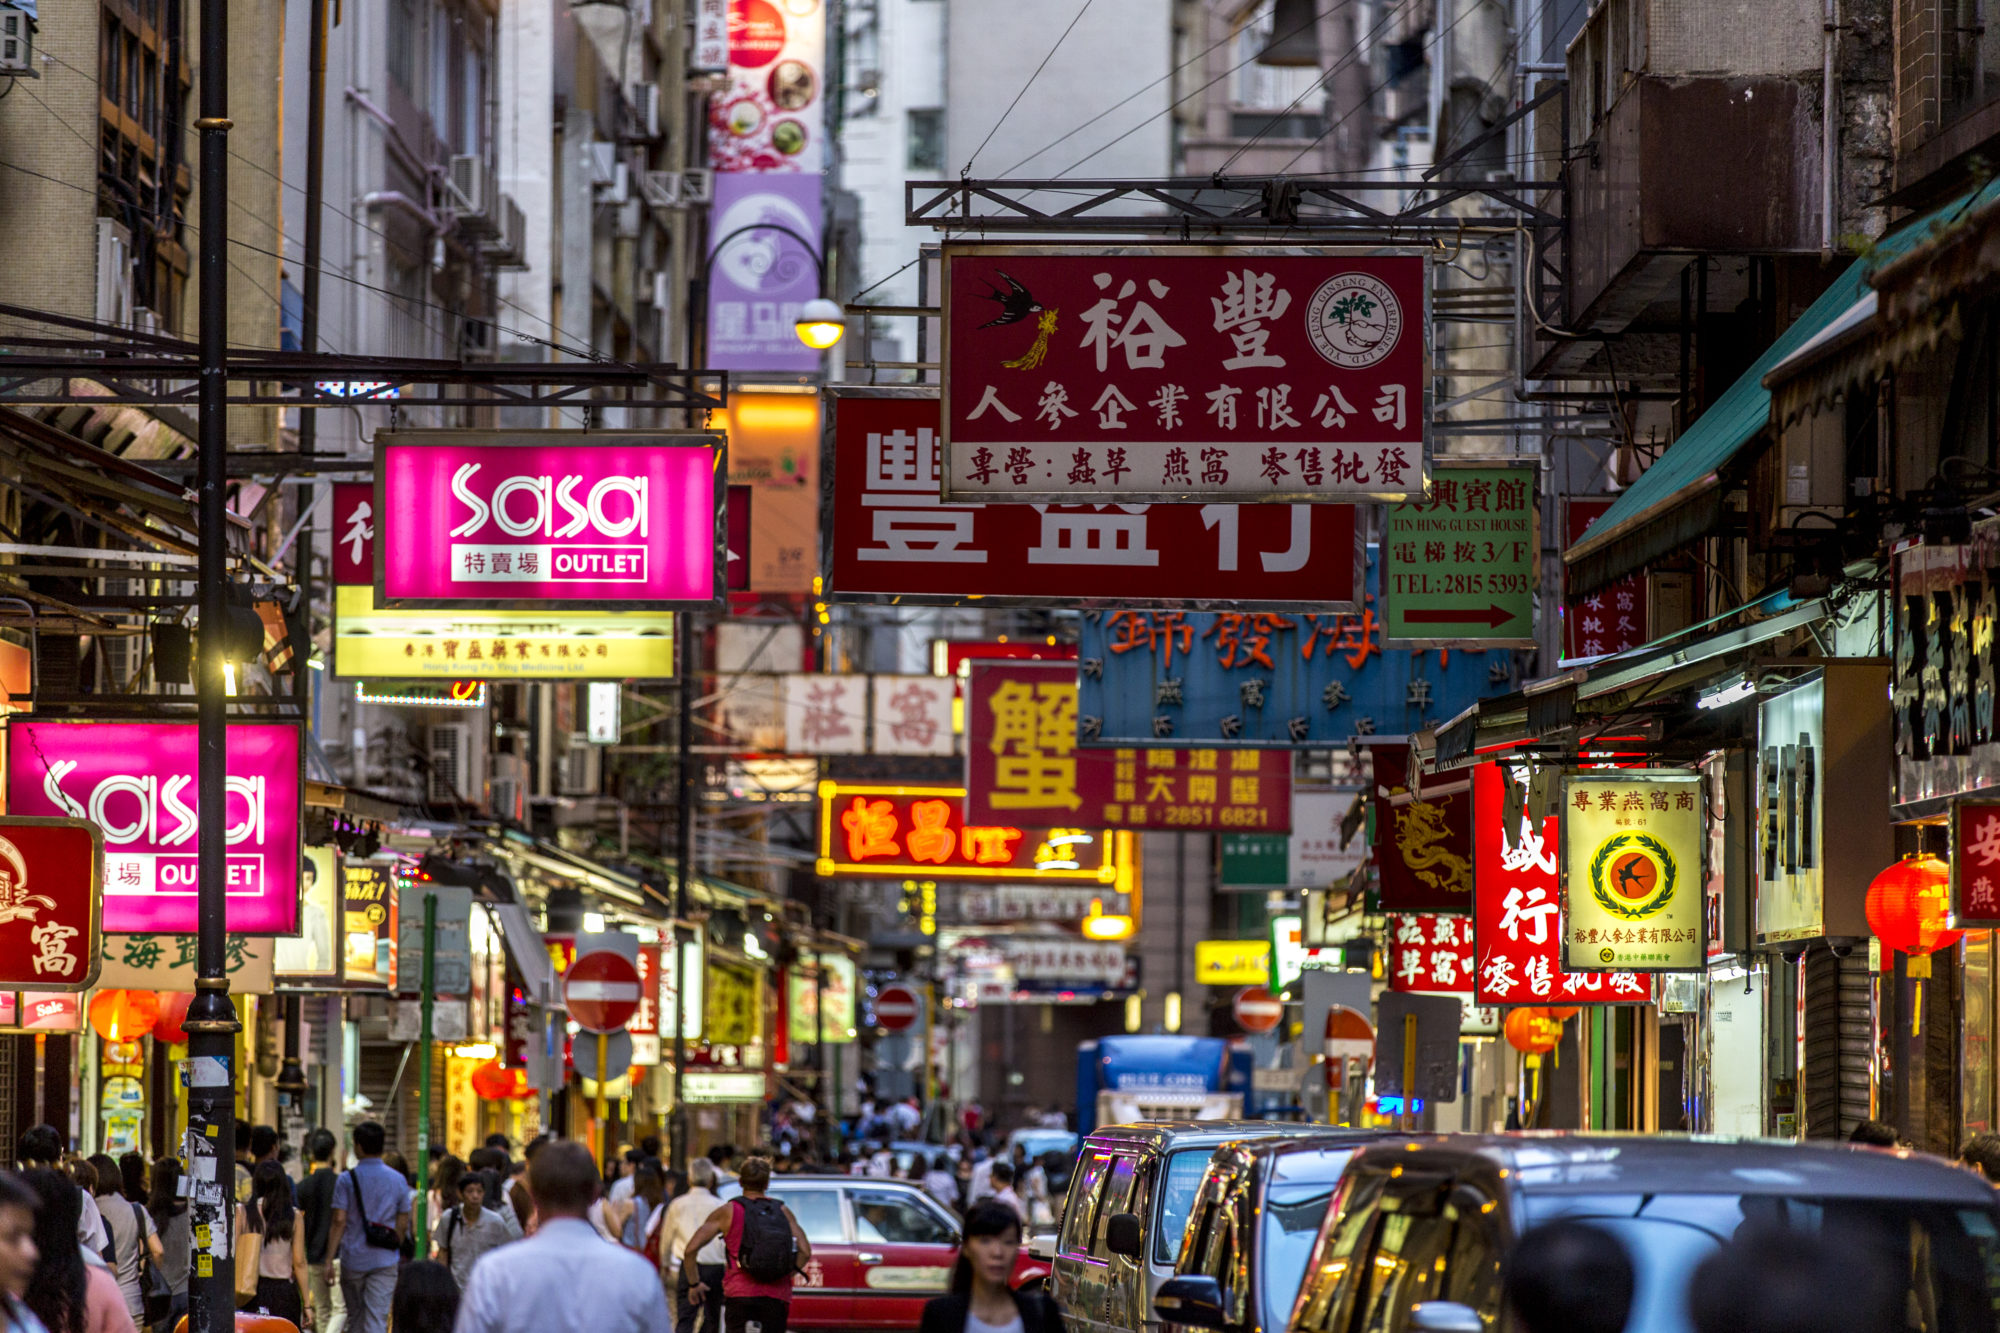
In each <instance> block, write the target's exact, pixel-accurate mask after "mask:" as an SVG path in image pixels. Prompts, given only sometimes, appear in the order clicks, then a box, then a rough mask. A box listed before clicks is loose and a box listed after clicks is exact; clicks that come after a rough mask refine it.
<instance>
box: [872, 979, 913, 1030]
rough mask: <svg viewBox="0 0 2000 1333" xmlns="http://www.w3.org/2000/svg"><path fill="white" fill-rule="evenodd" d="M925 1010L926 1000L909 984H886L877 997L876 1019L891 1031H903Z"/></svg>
mask: <svg viewBox="0 0 2000 1333" xmlns="http://www.w3.org/2000/svg"><path fill="white" fill-rule="evenodd" d="M923 1012H924V1002H923V1001H922V1000H921V999H919V998H918V997H917V993H916V992H915V991H913V990H911V989H910V988H909V987H908V986H884V987H883V988H882V991H881V993H880V994H879V995H877V996H876V997H875V1021H876V1022H877V1023H879V1024H881V1025H882V1026H883V1027H885V1028H887V1029H888V1030H889V1031H891V1032H901V1031H902V1030H903V1029H905V1028H907V1027H909V1026H910V1025H911V1024H913V1023H915V1022H916V1021H917V1019H918V1018H919V1017H921V1016H922V1014H923Z"/></svg>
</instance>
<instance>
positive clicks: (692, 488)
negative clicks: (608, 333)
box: [375, 431, 725, 610]
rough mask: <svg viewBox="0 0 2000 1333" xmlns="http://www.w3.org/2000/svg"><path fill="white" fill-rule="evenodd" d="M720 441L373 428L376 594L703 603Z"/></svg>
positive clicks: (713, 555)
mask: <svg viewBox="0 0 2000 1333" xmlns="http://www.w3.org/2000/svg"><path fill="white" fill-rule="evenodd" d="M720 442H721V437H720V436H716V435H709V434H695V433H688V434H680V435H669V434H658V433H648V434H636V433H635V434H611V433H606V432H592V433H589V434H584V433H580V432H574V431H562V432H556V431H528V432H512V433H494V432H484V431H422V432H401V433H395V434H387V433H385V434H380V435H377V436H376V439H375V444H376V449H375V459H376V463H375V508H376V512H377V513H379V514H380V515H382V521H381V523H380V525H379V531H380V537H379V538H378V539H377V541H376V543H375V562H376V564H375V573H376V589H377V597H378V600H379V601H380V602H381V603H383V604H386V605H388V606H391V607H439V608H447V607H458V606H468V605H469V606H480V607H488V608H491V607H508V606H512V607H517V608H522V609H549V610H553V609H557V608H568V607H577V606H583V605H588V606H604V605H607V604H616V605H618V606H621V607H649V608H653V609H666V608H669V607H675V606H708V605H712V604H713V603H714V601H715V599H716V596H717V593H718V591H719V589H720V586H721V579H720V562H721V558H722V543H721V522H722V503H723V492H724V489H725V487H724V483H723V473H722V466H721V457H720V452H719V445H720Z"/></svg>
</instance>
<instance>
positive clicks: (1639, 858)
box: [1590, 833, 1680, 921]
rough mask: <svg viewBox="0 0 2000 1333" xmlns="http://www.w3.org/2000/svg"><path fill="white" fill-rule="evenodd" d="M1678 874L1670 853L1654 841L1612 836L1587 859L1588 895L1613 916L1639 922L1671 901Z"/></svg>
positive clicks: (1644, 836) (1647, 837) (1638, 836)
mask: <svg viewBox="0 0 2000 1333" xmlns="http://www.w3.org/2000/svg"><path fill="white" fill-rule="evenodd" d="M1679 874H1680V868H1679V867H1678V866H1677V865H1675V864H1674V857H1673V853H1671V852H1669V851H1668V850H1667V847H1666V844H1665V843H1663V842H1661V841H1660V840H1659V839H1658V838H1655V837H1652V836H1651V835H1649V834H1645V833H1614V834H1613V835H1611V836H1610V837H1608V838H1606V839H1605V840H1604V842H1603V844H1602V845H1601V846H1599V847H1598V849H1597V855H1595V856H1593V857H1591V858H1590V892H1591V896H1592V897H1594V898H1595V899H1597V903H1598V905H1599V906H1600V907H1602V908H1603V909H1604V910H1605V911H1607V912H1609V913H1611V914H1612V915H1613V916H1618V917H1623V918H1624V919H1625V920H1627V921H1642V920H1644V919H1645V918H1647V917H1649V916H1653V915H1655V914H1657V913H1658V912H1659V911H1661V910H1662V909H1663V908H1665V907H1666V905H1667V903H1668V902H1669V901H1671V900H1672V898H1673V896H1674V883H1675V880H1676V879H1677V878H1678V877H1679Z"/></svg>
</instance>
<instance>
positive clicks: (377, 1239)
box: [347, 1167, 415, 1257]
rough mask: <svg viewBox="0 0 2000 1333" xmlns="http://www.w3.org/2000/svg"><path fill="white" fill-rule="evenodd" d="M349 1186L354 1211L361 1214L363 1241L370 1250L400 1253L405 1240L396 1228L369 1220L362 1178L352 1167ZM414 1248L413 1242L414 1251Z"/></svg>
mask: <svg viewBox="0 0 2000 1333" xmlns="http://www.w3.org/2000/svg"><path fill="white" fill-rule="evenodd" d="M347 1184H348V1188H349V1189H351V1190H353V1191H354V1211H355V1212H357V1213H360V1214H361V1239H362V1240H364V1241H366V1242H367V1243H368V1246H369V1248H370V1249H375V1250H396V1251H399V1252H400V1251H401V1250H402V1249H403V1238H402V1237H401V1236H399V1235H397V1234H396V1228H394V1227H392V1226H386V1225H384V1224H383V1223H381V1222H372V1221H370V1220H369V1218H368V1199H367V1196H366V1195H364V1194H362V1192H361V1177H359V1176H357V1175H355V1174H354V1170H353V1168H351V1167H350V1168H349V1169H348V1172H347ZM414 1248H415V1243H414V1240H413V1241H412V1250H413V1251H414ZM406 1257H407V1256H406Z"/></svg>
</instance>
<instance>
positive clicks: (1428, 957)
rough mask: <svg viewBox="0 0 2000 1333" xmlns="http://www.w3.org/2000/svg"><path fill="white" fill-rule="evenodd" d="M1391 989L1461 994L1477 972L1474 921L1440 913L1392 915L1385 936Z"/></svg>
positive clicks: (1469, 987)
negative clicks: (1474, 952)
mask: <svg viewBox="0 0 2000 1333" xmlns="http://www.w3.org/2000/svg"><path fill="white" fill-rule="evenodd" d="M1386 938H1387V941H1388V955H1389V989H1390V990H1406V991H1429V992H1439V993H1445V994H1460V993H1463V992H1467V991H1470V990H1471V989H1472V974H1473V972H1474V971H1475V970H1476V964H1475V960H1474V958H1473V948H1472V918H1471V917H1469V916H1463V915H1459V916H1447V915H1445V914H1443V913H1439V912H1414V913H1410V914H1408V915H1401V916H1398V915H1391V916H1390V917H1389V929H1388V934H1387V936H1386Z"/></svg>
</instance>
